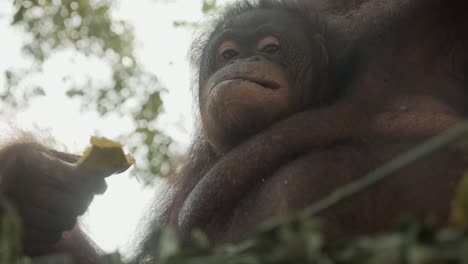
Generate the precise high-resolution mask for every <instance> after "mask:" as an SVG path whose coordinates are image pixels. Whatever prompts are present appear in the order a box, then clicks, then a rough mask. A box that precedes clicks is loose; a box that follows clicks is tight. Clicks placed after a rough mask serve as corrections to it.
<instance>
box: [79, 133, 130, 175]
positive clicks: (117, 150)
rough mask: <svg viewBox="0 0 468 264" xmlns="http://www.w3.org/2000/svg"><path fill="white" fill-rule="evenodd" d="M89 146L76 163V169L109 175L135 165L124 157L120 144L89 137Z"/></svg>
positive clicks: (128, 158) (105, 139) (128, 156)
mask: <svg viewBox="0 0 468 264" xmlns="http://www.w3.org/2000/svg"><path fill="white" fill-rule="evenodd" d="M90 143H91V146H90V147H88V148H87V149H86V150H85V152H84V154H83V156H82V157H81V158H80V159H79V160H78V161H77V162H76V165H77V166H78V168H83V169H86V170H90V171H93V172H97V173H102V174H105V175H110V174H114V173H121V172H124V171H126V170H127V169H128V168H129V167H130V166H132V165H133V164H135V159H134V158H133V157H132V156H130V155H125V153H124V151H123V149H122V144H120V143H119V142H116V141H112V140H109V139H107V138H103V137H91V138H90Z"/></svg>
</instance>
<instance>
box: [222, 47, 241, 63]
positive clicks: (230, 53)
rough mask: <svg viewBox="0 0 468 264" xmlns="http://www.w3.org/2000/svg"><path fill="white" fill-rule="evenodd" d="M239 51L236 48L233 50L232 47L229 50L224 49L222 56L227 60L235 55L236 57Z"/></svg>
mask: <svg viewBox="0 0 468 264" xmlns="http://www.w3.org/2000/svg"><path fill="white" fill-rule="evenodd" d="M238 54H239V53H238V52H237V51H235V50H232V49H229V50H225V51H223V53H221V56H222V57H223V59H225V60H230V59H232V58H234V57H236V56H237V55H238Z"/></svg>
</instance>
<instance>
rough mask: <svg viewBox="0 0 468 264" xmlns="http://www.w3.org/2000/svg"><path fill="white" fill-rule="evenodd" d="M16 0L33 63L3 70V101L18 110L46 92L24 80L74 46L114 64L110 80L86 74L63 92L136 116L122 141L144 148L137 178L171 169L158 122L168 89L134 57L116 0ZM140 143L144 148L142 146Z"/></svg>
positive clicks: (167, 142) (93, 106)
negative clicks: (113, 12) (114, 10)
mask: <svg viewBox="0 0 468 264" xmlns="http://www.w3.org/2000/svg"><path fill="white" fill-rule="evenodd" d="M13 3H14V8H15V9H14V10H15V13H14V16H13V18H12V25H13V26H16V27H19V28H22V29H23V30H24V32H25V33H26V35H27V37H26V38H25V42H24V46H23V51H24V53H25V54H26V55H27V56H28V57H29V58H31V59H32V61H33V64H32V65H31V66H30V67H28V68H23V69H9V70H7V71H6V72H5V77H6V78H5V79H6V85H5V88H4V91H3V92H0V99H1V100H2V103H3V104H4V105H5V106H7V105H8V106H11V107H13V109H17V110H18V109H21V108H22V107H25V106H26V105H27V103H28V101H29V100H30V99H31V98H33V97H35V96H44V95H46V94H45V90H46V89H44V88H43V87H40V86H37V85H30V86H28V85H25V83H24V80H25V79H26V78H27V77H28V76H32V75H33V74H38V73H39V74H40V73H41V71H42V65H43V63H44V62H45V61H46V60H47V59H48V58H50V57H51V56H52V55H53V54H54V53H57V52H58V51H61V50H70V49H71V50H74V51H76V52H78V53H79V54H82V55H85V56H87V57H90V58H98V59H99V60H101V61H103V62H104V63H106V65H108V67H109V68H110V69H111V73H110V74H111V77H110V78H109V79H111V82H110V83H108V84H102V83H99V82H97V81H96V80H94V79H93V78H91V77H88V79H87V80H85V81H84V82H83V84H75V83H69V84H67V85H68V86H66V88H65V89H66V90H65V91H64V92H66V94H67V95H68V96H70V97H75V98H79V99H80V102H82V105H83V109H88V110H96V111H97V112H98V113H99V114H101V115H102V116H105V115H107V114H110V113H113V114H115V113H117V114H120V115H122V116H130V117H131V118H132V119H133V121H134V124H135V127H136V129H135V131H133V132H132V133H130V135H123V136H122V137H121V138H120V139H119V140H121V141H122V142H123V143H124V144H125V145H126V146H128V147H129V148H130V150H131V151H137V150H138V151H140V153H143V155H139V156H138V159H139V161H138V166H137V170H135V171H134V173H135V174H138V176H139V179H142V180H143V181H144V182H145V183H151V182H152V180H153V179H154V176H162V175H165V174H167V173H168V172H169V171H171V170H170V169H167V168H168V167H170V168H172V167H174V166H175V165H174V164H173V162H172V163H171V160H170V159H169V157H171V155H172V153H170V151H171V148H170V146H171V144H172V140H171V138H170V137H169V136H167V135H165V134H164V133H163V132H161V131H160V130H159V129H157V128H156V126H155V120H156V119H157V117H158V116H159V114H160V113H161V111H162V110H163V108H162V100H161V92H162V91H164V89H163V88H162V87H161V86H160V84H159V82H158V80H157V78H156V76H155V75H153V74H151V73H149V72H147V71H145V70H144V69H143V68H142V66H141V64H140V62H139V61H138V58H136V57H135V55H134V37H133V30H132V27H131V26H130V25H129V24H128V23H126V22H125V21H121V20H116V19H114V18H113V17H112V15H111V10H112V5H113V3H115V1H112V0H96V1H93V0H15V1H14V2H13ZM66 79H67V78H65V80H66ZM70 79H71V78H70ZM0 111H1V110H0ZM159 144H160V145H159ZM142 146H146V149H145V150H139V148H141V147H142ZM142 157H143V158H142ZM161 168H162V170H161Z"/></svg>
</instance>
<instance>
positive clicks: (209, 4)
mask: <svg viewBox="0 0 468 264" xmlns="http://www.w3.org/2000/svg"><path fill="white" fill-rule="evenodd" d="M218 9H219V5H218V3H217V1H216V0H203V2H202V12H203V13H204V14H211V13H213V12H216V11H217V10H218ZM173 25H174V27H190V28H193V29H198V28H200V27H201V24H200V23H198V22H188V21H184V20H177V21H174V23H173Z"/></svg>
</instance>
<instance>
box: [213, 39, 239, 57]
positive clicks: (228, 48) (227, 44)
mask: <svg viewBox="0 0 468 264" xmlns="http://www.w3.org/2000/svg"><path fill="white" fill-rule="evenodd" d="M239 52H240V51H239V47H238V46H237V44H236V43H235V42H234V41H231V40H226V41H224V42H223V43H221V45H219V48H218V54H219V55H220V56H221V57H222V58H223V59H224V60H231V59H233V58H235V57H236V56H237V55H239Z"/></svg>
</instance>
